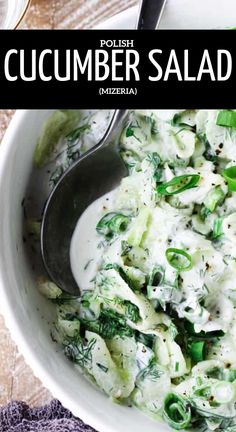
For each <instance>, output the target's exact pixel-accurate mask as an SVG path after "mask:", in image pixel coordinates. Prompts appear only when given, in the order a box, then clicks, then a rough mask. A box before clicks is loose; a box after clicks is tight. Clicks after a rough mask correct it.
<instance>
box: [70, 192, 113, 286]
mask: <svg viewBox="0 0 236 432" xmlns="http://www.w3.org/2000/svg"><path fill="white" fill-rule="evenodd" d="M114 192H115V191H111V192H109V193H107V194H105V195H103V196H102V197H100V198H98V199H97V200H96V201H94V202H93V203H92V204H90V206H89V207H88V208H87V209H86V210H85V211H84V213H83V214H82V215H81V217H80V218H79V220H78V222H77V225H76V227H75V230H74V233H73V236H72V240H71V246H70V264H71V270H72V273H73V276H74V278H75V281H76V282H77V284H78V286H79V288H80V290H81V292H82V291H86V290H92V289H93V288H94V284H93V280H94V277H95V276H96V273H97V271H98V268H99V264H100V262H101V256H102V253H101V249H102V248H103V240H102V238H101V236H99V235H98V234H97V231H96V226H97V223H98V221H99V219H100V218H101V217H102V216H103V214H104V213H107V212H109V211H110V210H111V209H112V208H113V198H114Z"/></svg>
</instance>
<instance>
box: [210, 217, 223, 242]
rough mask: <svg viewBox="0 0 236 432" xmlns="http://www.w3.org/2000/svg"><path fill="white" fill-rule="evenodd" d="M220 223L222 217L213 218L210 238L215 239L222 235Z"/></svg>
mask: <svg viewBox="0 0 236 432" xmlns="http://www.w3.org/2000/svg"><path fill="white" fill-rule="evenodd" d="M222 223H223V219H222V218H216V219H215V220H214V226H213V231H212V234H211V239H212V240H217V239H218V238H219V237H221V236H222V235H223V230H222Z"/></svg>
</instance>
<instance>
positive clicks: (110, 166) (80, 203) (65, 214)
mask: <svg viewBox="0 0 236 432" xmlns="http://www.w3.org/2000/svg"><path fill="white" fill-rule="evenodd" d="M126 118H127V111H125V110H117V111H115V113H114V115H113V118H112V121H111V123H110V125H109V128H108V130H107V132H106V134H105V136H104V137H103V138H102V140H101V141H100V142H99V143H98V144H97V145H96V146H95V147H94V148H93V149H91V150H89V151H88V152H86V153H85V154H84V155H83V156H82V157H81V158H80V159H79V160H78V161H76V163H75V164H73V165H72V166H71V167H70V168H69V170H68V171H66V173H65V174H64V175H63V176H62V177H61V179H60V180H59V182H58V183H57V185H56V187H55V188H54V190H53V191H52V193H51V195H50V196H49V199H48V201H47V204H46V207H45V211H44V217H43V221H42V228H41V251H42V257H43V261H44V265H45V268H46V270H47V272H48V274H49V276H50V277H51V279H52V280H54V282H55V283H56V284H57V285H58V286H60V288H62V289H63V290H64V291H67V292H69V293H70V294H72V295H78V291H79V287H78V285H77V284H76V282H75V280H74V277H73V274H72V271H71V266H70V253H69V251H70V242H71V238H72V235H73V232H74V229H75V226H76V224H77V221H78V219H79V217H80V215H81V214H82V213H83V212H84V210H85V209H86V208H87V207H88V206H89V204H91V203H92V202H93V201H95V200H96V199H97V198H99V197H101V196H102V195H103V194H105V193H106V192H110V191H111V190H112V189H114V188H115V187H116V186H117V185H118V184H119V183H120V181H121V179H122V178H123V177H125V176H126V175H127V174H128V172H127V168H126V166H125V164H124V162H123V160H122V158H121V156H120V153H119V138H120V135H121V132H122V129H123V128H124V125H125V120H126Z"/></svg>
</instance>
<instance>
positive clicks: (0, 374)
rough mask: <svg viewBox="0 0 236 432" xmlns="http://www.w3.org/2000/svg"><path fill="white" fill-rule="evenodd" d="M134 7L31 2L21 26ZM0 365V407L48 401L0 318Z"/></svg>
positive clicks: (120, 2)
mask: <svg viewBox="0 0 236 432" xmlns="http://www.w3.org/2000/svg"><path fill="white" fill-rule="evenodd" d="M134 4H136V0H33V1H32V5H31V8H30V10H29V11H28V13H27V16H26V18H25V21H24V22H23V23H22V24H21V27H22V28H44V29H45V28H47V29H48V28H50V29H54V28H55V29H56V28H91V27H93V26H94V25H95V24H97V23H98V22H100V21H102V20H104V19H105V18H106V17H109V16H111V15H114V14H116V13H117V12H120V11H121V10H123V9H126V8H127V7H129V6H133V5H134ZM13 113H14V111H13V110H2V111H1V110H0V141H1V139H2V137H3V135H4V132H5V130H6V127H7V125H8V123H9V121H10V119H11V117H12V115H13ZM0 366H1V367H0V404H6V403H7V402H9V401H11V400H13V399H14V400H17V399H18V400H24V401H25V402H27V403H29V404H30V405H40V404H43V403H45V402H47V401H49V400H50V399H51V395H50V393H49V392H48V391H47V390H46V389H44V388H43V386H42V385H41V383H40V381H39V380H38V379H36V378H35V377H34V375H33V373H32V371H31V369H30V367H29V366H27V365H26V363H25V361H24V358H23V357H22V356H21V355H20V354H19V352H18V350H17V347H16V345H15V344H14V343H13V342H12V340H11V337H10V334H9V332H8V330H7V329H6V327H5V325H4V320H3V317H2V316H1V315H0Z"/></svg>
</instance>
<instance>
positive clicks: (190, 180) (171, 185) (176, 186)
mask: <svg viewBox="0 0 236 432" xmlns="http://www.w3.org/2000/svg"><path fill="white" fill-rule="evenodd" d="M199 180H200V176H199V175H198V174H186V175H181V176H178V177H174V178H173V179H172V180H170V181H168V182H165V183H162V184H161V185H160V186H158V188H157V192H158V193H159V194H160V195H165V196H171V195H176V194H179V193H181V192H184V191H186V190H187V189H192V188H194V187H196V186H197V184H198V182H199ZM168 189H170V190H168Z"/></svg>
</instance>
